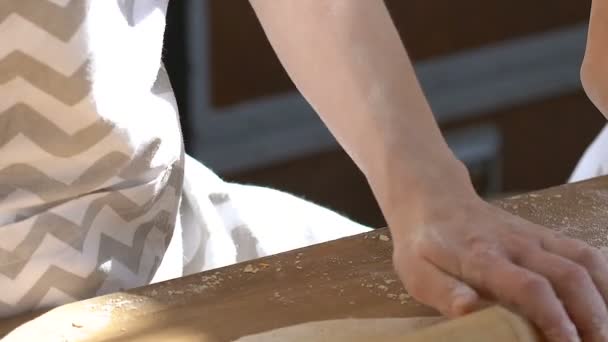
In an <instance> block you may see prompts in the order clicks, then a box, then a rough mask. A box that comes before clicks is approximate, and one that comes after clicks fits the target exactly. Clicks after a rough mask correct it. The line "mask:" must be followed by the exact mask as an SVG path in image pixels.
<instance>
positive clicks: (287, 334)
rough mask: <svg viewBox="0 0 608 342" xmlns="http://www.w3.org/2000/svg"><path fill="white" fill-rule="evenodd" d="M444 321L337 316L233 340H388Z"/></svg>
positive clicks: (269, 341)
mask: <svg viewBox="0 0 608 342" xmlns="http://www.w3.org/2000/svg"><path fill="white" fill-rule="evenodd" d="M442 320H444V319H443V318H441V317H416V318H374V319H372V318H370V319H340V320H333V321H320V322H310V323H304V324H299V325H294V326H290V327H286V328H281V329H276V330H271V331H268V332H265V333H261V334H257V335H250V336H245V337H242V338H240V339H238V340H236V341H235V342H305V341H306V342H310V341H315V342H330V341H331V342H347V341H348V342H357V341H361V342H363V341H366V342H367V341H382V340H390V339H395V338H399V337H403V335H405V334H407V333H410V332H412V331H414V330H416V329H420V328H424V327H427V326H429V325H432V324H436V323H438V322H441V321H442Z"/></svg>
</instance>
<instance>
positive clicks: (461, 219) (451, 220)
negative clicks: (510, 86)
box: [251, 0, 608, 341]
mask: <svg viewBox="0 0 608 342" xmlns="http://www.w3.org/2000/svg"><path fill="white" fill-rule="evenodd" d="M251 3H252V4H253V7H254V9H255V10H256V13H257V15H258V17H259V19H260V21H261V23H262V25H263V26H264V29H265V31H266V33H267V35H268V37H269V39H270V41H271V43H272V45H273V47H274V49H275V51H276V52H277V54H278V56H279V58H280V59H281V62H282V63H283V65H284V66H285V69H286V70H287V71H288V73H289V74H290V76H291V78H292V80H293V81H294V83H295V84H296V86H297V87H298V89H299V90H300V91H301V92H302V94H303V95H304V96H305V97H306V99H307V100H308V101H309V103H311V105H312V106H313V107H314V108H315V110H316V111H317V112H318V113H319V115H320V116H321V118H322V119H323V121H324V122H325V124H326V125H327V126H328V127H329V129H330V130H331V132H332V133H333V134H334V136H335V137H336V138H337V139H338V141H339V142H340V144H341V145H342V146H343V147H344V149H345V150H346V151H347V152H348V153H349V155H350V156H351V157H352V158H353V160H354V161H355V163H356V164H357V165H358V167H359V168H360V169H361V170H362V171H363V173H364V174H365V176H366V178H367V180H368V182H369V183H370V185H371V187H372V189H373V191H374V194H375V195H376V198H377V200H378V202H379V203H380V206H381V208H382V210H383V213H384V215H385V217H386V219H387V221H388V223H389V226H390V229H391V232H392V234H393V238H394V247H395V252H394V261H395V267H396V269H397V272H398V273H399V274H400V276H401V278H402V280H403V281H404V283H405V285H406V287H407V289H408V290H409V291H410V292H411V293H412V294H413V295H414V296H415V297H416V298H417V299H419V300H420V301H422V302H424V303H426V304H429V305H431V306H433V307H435V308H436V309H438V310H440V311H441V312H443V313H445V314H447V315H459V314H463V313H466V312H468V311H470V310H472V309H474V308H476V307H477V306H478V305H479V304H480V302H481V297H487V298H490V299H492V300H497V301H499V302H501V303H503V304H506V305H509V306H514V307H515V308H516V309H517V310H519V311H520V312H522V313H524V314H526V315H527V316H528V317H530V318H531V319H532V320H534V322H535V323H536V324H537V325H539V327H541V329H543V331H544V332H545V333H546V334H547V335H548V337H550V338H551V341H573V340H574V338H573V336H576V329H575V328H574V325H576V327H578V329H579V330H580V334H581V336H582V337H583V338H585V339H586V340H590V341H591V340H601V339H599V337H598V336H600V335H599V332H600V331H602V329H604V330H603V331H605V329H606V327H605V325H606V321H608V313H607V312H606V305H605V301H604V300H605V299H606V298H608V278H607V276H605V275H604V274H608V266H607V265H606V263H605V261H604V259H602V257H601V255H600V254H599V251H597V250H596V249H593V248H591V247H589V246H587V245H585V244H583V243H581V242H578V241H574V240H570V239H567V238H563V237H559V236H557V235H555V234H554V233H553V232H552V231H550V230H548V229H547V228H544V227H540V226H537V225H534V224H532V223H530V222H527V221H524V220H523V219H520V218H517V217H514V216H512V215H509V214H507V213H506V212H503V211H501V210H499V209H497V208H495V207H493V206H491V205H489V204H487V203H485V202H484V201H482V200H481V199H480V198H479V197H478V196H477V195H476V193H475V191H474V190H473V187H472V185H471V182H470V180H469V176H468V173H467V171H466V168H465V167H464V165H463V164H462V163H461V162H460V161H458V160H457V159H456V158H455V156H454V155H453V154H452V152H451V151H450V150H449V148H448V146H447V144H446V143H445V141H444V140H443V138H442V136H441V133H440V131H439V128H438V127H437V124H436V123H435V121H434V118H433V115H432V111H431V109H430V106H429V105H428V103H427V101H426V99H425V97H424V94H423V92H422V90H421V88H420V86H419V84H418V81H417V79H416V76H415V73H414V69H413V67H412V65H411V62H410V60H409V58H408V56H407V53H406V51H405V49H404V47H403V45H402V43H401V41H400V38H399V35H398V34H397V31H396V29H395V27H394V25H393V24H392V21H391V19H390V16H389V14H388V11H387V10H386V7H385V5H384V3H383V1H380V0H366V1H352V0H333V1H302V0H282V1H272V0H252V1H251ZM562 302H563V304H562ZM598 317H599V319H598ZM573 323H574V325H573Z"/></svg>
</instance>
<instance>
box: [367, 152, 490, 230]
mask: <svg viewBox="0 0 608 342" xmlns="http://www.w3.org/2000/svg"><path fill="white" fill-rule="evenodd" d="M446 150H447V151H424V150H421V151H420V152H421V153H409V154H408V153H406V152H401V153H389V154H387V155H388V156H391V155H392V156H393V157H392V158H391V157H389V158H382V159H381V160H380V162H378V163H377V164H376V167H375V168H374V170H373V172H370V173H369V174H367V176H368V178H367V179H368V182H369V183H370V186H371V187H372V190H373V191H374V194H375V196H376V199H377V200H378V202H379V204H380V207H381V208H382V211H383V213H384V216H385V217H386V220H387V222H388V223H389V225H390V224H391V222H394V221H398V222H399V225H400V226H410V225H419V224H420V223H424V222H425V221H427V220H428V218H429V217H432V216H435V214H436V213H438V212H439V213H441V212H445V211H449V210H450V208H455V207H457V206H459V204H464V203H468V202H471V201H475V200H478V199H479V196H478V195H477V193H476V192H475V189H474V188H473V185H472V183H471V180H470V176H469V172H468V170H467V168H466V166H465V165H464V164H463V163H462V162H461V161H460V160H458V159H456V158H455V156H454V155H453V154H452V153H451V151H449V149H447V148H446ZM404 155H407V156H408V157H410V158H408V159H405V158H403V157H402V156H404ZM393 233H394V234H395V233H397V232H395V231H393Z"/></svg>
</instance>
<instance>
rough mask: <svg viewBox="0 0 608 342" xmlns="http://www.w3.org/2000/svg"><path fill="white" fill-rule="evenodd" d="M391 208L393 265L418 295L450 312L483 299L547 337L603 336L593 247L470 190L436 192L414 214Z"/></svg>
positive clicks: (607, 320) (607, 274)
mask: <svg viewBox="0 0 608 342" xmlns="http://www.w3.org/2000/svg"><path fill="white" fill-rule="evenodd" d="M423 200H424V199H423ZM394 209H396V208H395V207H394V208H393V210H390V211H389V212H386V213H385V214H386V216H387V220H388V221H389V225H390V226H391V230H392V232H393V240H394V264H395V268H396V270H397V273H398V274H399V276H400V277H401V279H402V280H403V282H404V284H405V286H406V288H407V290H408V291H409V292H410V294H411V295H412V296H413V297H414V298H416V299H417V300H419V301H420V302H422V303H424V304H427V305H430V306H432V307H434V308H435V309H437V310H439V311H440V312H441V313H443V314H445V315H447V316H452V317H453V316H459V315H462V314H465V313H468V312H470V311H474V310H475V309H477V308H479V307H481V306H482V305H483V304H484V300H486V299H487V300H491V301H496V302H499V303H501V304H503V305H505V306H508V307H511V308H513V309H514V310H516V311H518V312H520V313H521V314H523V315H524V316H527V317H528V318H529V319H530V320H531V321H533V322H534V323H535V324H536V325H537V326H538V327H539V329H540V330H541V331H542V332H543V333H544V334H545V336H546V338H547V339H548V341H551V342H558V341H560V342H561V341H579V340H580V339H582V340H583V341H608V311H607V308H606V302H607V300H608V262H607V260H606V259H605V257H604V256H603V255H602V253H601V252H600V251H599V250H597V249H595V248H593V247H591V246H589V245H587V244H585V243H583V242H581V241H578V240H574V239H569V238H567V237H564V236H560V235H558V234H557V233H555V232H553V231H551V230H550V229H548V228H545V227H542V226H539V225H536V224H533V223H531V222H528V221H526V220H524V219H522V218H519V217H516V216H514V215H511V214H509V213H507V212H505V211H502V210H501V209H499V208H496V207H494V206H492V205H490V204H488V203H486V202H484V201H483V200H481V199H480V198H478V197H477V196H469V197H467V198H466V199H465V200H463V198H462V197H460V198H458V199H457V200H456V199H455V200H454V201H453V202H451V200H450V199H446V198H445V197H443V200H437V201H434V202H433V204H430V205H427V206H426V210H425V211H424V212H423V213H418V214H417V215H410V214H408V213H407V211H406V210H394ZM413 216H415V218H414V219H412V217H413Z"/></svg>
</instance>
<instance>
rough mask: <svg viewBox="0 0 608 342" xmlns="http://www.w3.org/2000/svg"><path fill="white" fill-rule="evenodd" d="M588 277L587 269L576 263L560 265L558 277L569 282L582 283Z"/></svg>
mask: <svg viewBox="0 0 608 342" xmlns="http://www.w3.org/2000/svg"><path fill="white" fill-rule="evenodd" d="M587 278H588V274H587V271H586V270H585V269H584V268H582V267H580V266H578V265H575V264H570V263H569V264H566V265H564V266H562V267H560V274H559V276H558V279H559V280H560V281H563V282H568V283H580V282H582V281H585V280H586V279H587Z"/></svg>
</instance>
